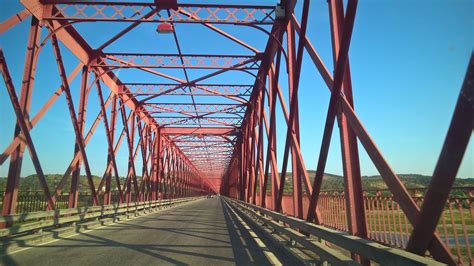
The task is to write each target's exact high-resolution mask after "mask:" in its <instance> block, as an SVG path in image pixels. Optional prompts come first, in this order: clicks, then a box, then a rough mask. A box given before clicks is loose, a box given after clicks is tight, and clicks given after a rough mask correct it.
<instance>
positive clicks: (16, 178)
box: [0, 17, 41, 228]
mask: <svg viewBox="0 0 474 266" xmlns="http://www.w3.org/2000/svg"><path fill="white" fill-rule="evenodd" d="M40 38H41V27H40V26H39V21H38V19H36V18H35V17H33V18H32V19H31V25H30V33H29V37H28V44H27V48H26V49H27V51H26V59H25V67H24V70H23V80H22V84H21V92H20V108H21V110H22V112H23V114H24V116H25V117H26V118H27V119H29V115H28V113H29V110H30V104H31V95H32V93H33V83H34V80H35V79H34V76H35V72H36V62H37V60H38V56H36V53H37V50H38V45H39V42H40ZM20 134H21V129H20V126H19V124H18V122H17V124H16V126H15V131H14V136H13V139H15V138H16V137H18V136H20ZM25 147H26V145H25V144H24V142H20V144H19V145H18V146H17V147H16V149H15V150H14V151H13V153H12V154H11V156H10V166H9V168H8V178H7V184H6V187H5V194H4V196H3V208H2V215H8V214H13V213H16V203H17V198H18V187H19V184H20V176H21V166H22V162H23V153H24V152H25ZM4 226H5V224H2V223H0V228H1V227H4Z"/></svg>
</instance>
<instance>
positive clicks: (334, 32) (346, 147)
mask: <svg viewBox="0 0 474 266" xmlns="http://www.w3.org/2000/svg"><path fill="white" fill-rule="evenodd" d="M329 14H330V19H331V23H330V25H331V36H332V46H333V59H334V60H333V61H334V65H336V64H337V61H338V53H339V50H340V42H341V39H342V34H343V33H342V30H343V27H344V6H343V2H342V0H331V1H329ZM341 92H342V93H343V94H344V95H345V97H346V99H347V101H348V102H349V103H350V104H351V106H352V107H353V106H354V105H353V98H352V84H351V76H350V67H349V59H347V62H346V65H345V70H344V76H343V80H342V87H341ZM338 122H339V123H338V124H339V132H340V133H339V135H340V138H341V151H342V163H343V172H344V181H345V182H344V191H345V199H346V210H347V220H348V225H349V232H350V233H351V234H353V235H356V236H359V237H362V238H367V223H366V220H365V211H364V198H363V193H362V180H361V174H360V165H359V152H358V149H357V139H356V137H355V134H354V132H353V131H352V129H351V128H350V127H349V124H348V122H347V118H346V115H345V114H344V113H343V112H342V110H341V108H340V107H339V108H338Z"/></svg>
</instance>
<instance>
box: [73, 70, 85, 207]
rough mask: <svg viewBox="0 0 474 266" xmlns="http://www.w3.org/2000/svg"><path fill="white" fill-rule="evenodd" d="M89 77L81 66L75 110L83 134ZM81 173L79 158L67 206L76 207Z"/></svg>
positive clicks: (75, 147)
mask: <svg viewBox="0 0 474 266" xmlns="http://www.w3.org/2000/svg"><path fill="white" fill-rule="evenodd" d="M88 79H89V68H88V67H87V66H83V67H82V78H81V88H80V96H79V106H78V110H77V122H78V123H79V124H78V127H79V131H80V132H81V134H82V135H84V124H85V122H86V110H87V108H86V106H87V100H88V98H89V91H88V90H87V81H88ZM78 152H79V146H78V144H77V143H75V145H74V154H76V153H78ZM80 173H81V158H79V160H78V161H77V163H76V164H75V165H74V167H73V170H72V174H71V189H70V192H69V200H68V208H77V200H78V196H79V192H78V189H79V178H80Z"/></svg>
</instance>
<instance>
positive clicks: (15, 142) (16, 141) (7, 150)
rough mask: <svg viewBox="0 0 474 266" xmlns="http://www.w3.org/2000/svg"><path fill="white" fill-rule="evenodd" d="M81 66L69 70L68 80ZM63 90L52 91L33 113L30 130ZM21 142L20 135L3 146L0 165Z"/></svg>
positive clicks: (60, 88) (29, 124) (74, 75)
mask: <svg viewBox="0 0 474 266" xmlns="http://www.w3.org/2000/svg"><path fill="white" fill-rule="evenodd" d="M81 68H82V64H81V63H79V64H78V65H77V66H76V68H74V70H73V71H72V72H71V74H70V75H69V76H68V78H67V79H68V82H71V81H72V80H73V79H74V78H75V77H76V75H77V74H78V73H79V71H80V70H81ZM62 92H63V90H62V87H61V86H60V87H59V88H58V89H56V91H55V92H54V93H53V95H52V96H51V97H50V98H49V99H48V101H46V103H45V104H44V105H43V106H42V107H41V108H40V109H39V111H38V112H37V113H36V114H35V115H34V117H33V119H31V121H28V123H27V126H28V128H29V129H30V130H32V129H33V127H34V126H36V124H37V123H38V122H39V121H40V120H41V118H43V116H44V115H45V114H46V112H47V111H48V110H49V108H50V107H51V106H52V105H53V104H54V103H55V102H56V100H57V99H58V98H59V96H61V94H62ZM21 143H24V142H23V139H22V138H20V136H16V137H14V139H13V141H12V142H11V143H10V144H9V145H8V147H6V148H5V150H4V151H3V152H2V154H0V165H2V164H3V163H4V162H5V160H6V159H7V158H8V157H9V156H10V155H11V154H12V153H13V151H14V150H15V149H16V148H17V147H18V145H20V144H21Z"/></svg>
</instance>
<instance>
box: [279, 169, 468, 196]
mask: <svg viewBox="0 0 474 266" xmlns="http://www.w3.org/2000/svg"><path fill="white" fill-rule="evenodd" d="M315 173H316V171H313V170H309V171H308V175H309V178H310V180H311V183H312V182H313V180H314V175H315ZM398 176H399V177H400V178H401V180H402V182H403V183H404V184H405V186H406V187H407V188H422V187H428V186H429V184H430V181H431V176H425V175H419V174H399V175H398ZM454 186H455V187H464V186H474V178H463V179H460V178H457V179H456V181H454ZM362 188H363V189H364V190H377V189H387V185H386V184H385V182H384V181H383V179H382V177H381V176H380V175H374V176H362ZM291 189H292V184H291V172H290V173H287V175H286V182H285V191H291ZM343 189H344V178H343V177H342V176H339V175H333V174H328V173H325V174H324V177H323V183H322V186H321V190H338V191H342V190H343Z"/></svg>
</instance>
